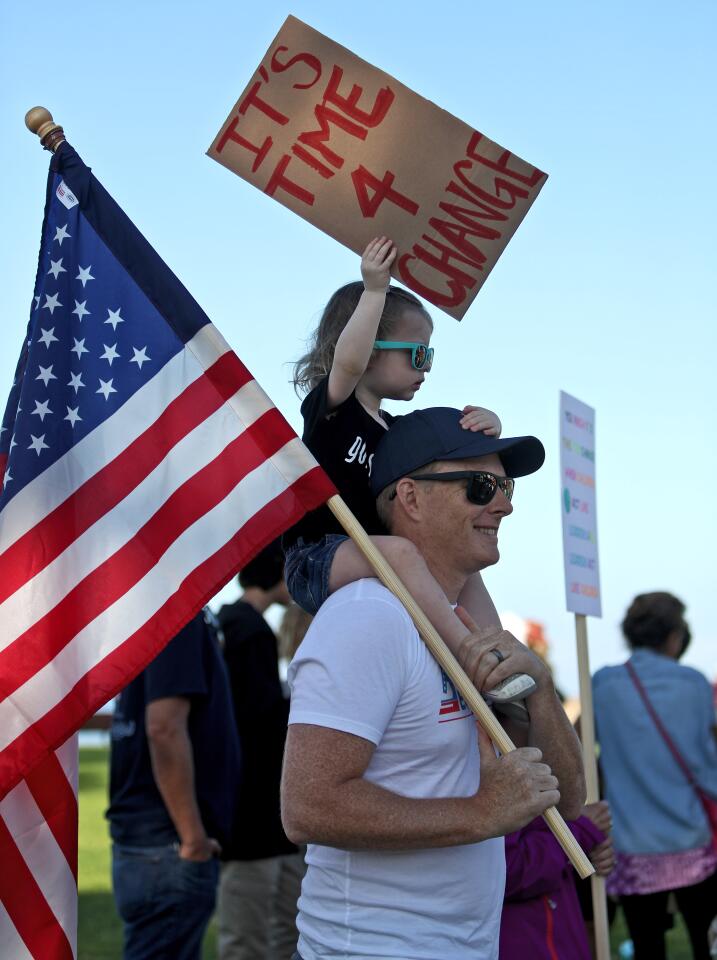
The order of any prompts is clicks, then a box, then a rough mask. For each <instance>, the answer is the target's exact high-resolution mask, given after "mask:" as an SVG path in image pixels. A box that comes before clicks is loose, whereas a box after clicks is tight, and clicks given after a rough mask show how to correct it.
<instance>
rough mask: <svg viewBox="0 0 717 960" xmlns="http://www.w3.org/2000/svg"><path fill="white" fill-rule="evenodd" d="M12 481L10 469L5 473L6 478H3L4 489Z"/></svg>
mask: <svg viewBox="0 0 717 960" xmlns="http://www.w3.org/2000/svg"><path fill="white" fill-rule="evenodd" d="M11 480H12V477H11V475H10V467H8V468H7V470H6V471H5V476H4V477H3V484H2V485H3V487H6V486H7V485H8V483H10V481H11Z"/></svg>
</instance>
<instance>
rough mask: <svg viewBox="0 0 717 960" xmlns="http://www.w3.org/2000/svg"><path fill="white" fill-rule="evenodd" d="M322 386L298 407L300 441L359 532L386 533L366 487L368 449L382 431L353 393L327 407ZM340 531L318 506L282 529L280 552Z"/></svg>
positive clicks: (370, 457) (370, 458)
mask: <svg viewBox="0 0 717 960" xmlns="http://www.w3.org/2000/svg"><path fill="white" fill-rule="evenodd" d="M328 386H329V378H328V377H325V378H324V379H323V380H322V381H321V382H320V383H318V384H317V385H316V386H315V387H314V389H313V390H312V391H311V393H309V394H308V395H307V396H306V397H305V398H304V402H303V403H302V404H301V414H302V416H303V418H304V433H303V436H302V440H303V441H304V443H305V444H306V446H307V447H308V448H309V450H311V452H312V453H313V455H314V456H315V457H316V459H317V460H318V461H319V463H320V464H321V466H322V467H323V468H324V470H325V471H326V472H327V473H328V475H329V477H330V478H331V480H332V481H333V483H334V484H335V485H336V488H337V489H338V491H339V493H340V494H341V496H342V497H343V499H344V501H345V502H346V504H347V505H348V507H349V509H350V510H351V511H352V512H353V513H354V515H355V516H356V518H357V519H358V521H359V523H360V524H361V526H362V527H363V528H364V530H365V531H366V532H367V533H369V534H381V533H386V530H385V528H384V526H383V524H382V523H381V521H380V520H379V518H378V514H377V513H376V501H375V498H374V496H373V494H372V493H371V488H370V486H369V477H370V476H371V464H372V461H373V455H374V451H375V450H376V446H377V445H378V441H379V440H380V439H381V437H382V436H383V435H384V433H385V432H386V431H385V429H384V428H383V427H382V426H381V424H380V423H378V422H377V421H376V420H374V418H373V417H372V416H371V415H370V414H369V413H367V412H366V411H365V410H364V408H363V407H362V406H361V404H360V403H359V402H358V400H357V399H356V394H355V393H352V394H351V396H350V397H348V398H347V399H346V400H344V402H343V403H341V404H339V406H338V407H334V408H333V410H332V409H330V408H329V405H328V396H327V392H328ZM381 416H382V417H383V419H384V420H385V422H386V426H389V425H390V424H391V423H393V421H394V420H395V419H396V418H395V417H393V416H391V414H389V413H384V412H383V411H381ZM344 532H345V531H344V529H343V527H342V526H341V524H340V523H339V522H338V520H337V519H336V518H335V517H334V515H333V514H332V513H331V511H330V510H329V508H328V507H319V508H318V510H311V511H310V512H309V513H307V514H306V515H305V516H304V517H303V518H302V519H301V520H300V521H299V522H298V523H297V524H295V525H294V526H293V527H292V528H291V530H289V531H287V532H286V533H285V534H284V539H283V541H282V543H283V546H284V549H285V550H286V549H288V548H289V547H290V546H293V544H294V543H296V541H297V539H298V538H299V537H303V538H304V540H305V541H306V543H316V542H317V541H318V540H320V539H321V537H323V536H324V534H326V533H344Z"/></svg>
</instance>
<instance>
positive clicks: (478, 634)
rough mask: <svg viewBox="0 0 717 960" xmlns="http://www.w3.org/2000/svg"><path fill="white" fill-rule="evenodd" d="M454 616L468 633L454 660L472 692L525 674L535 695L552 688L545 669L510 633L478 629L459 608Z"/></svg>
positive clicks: (548, 674)
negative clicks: (471, 687) (530, 681)
mask: <svg viewBox="0 0 717 960" xmlns="http://www.w3.org/2000/svg"><path fill="white" fill-rule="evenodd" d="M456 616H457V617H458V618H459V619H460V620H461V622H462V623H463V625H464V626H465V627H466V628H467V629H468V630H469V631H470V634H469V635H468V636H466V637H465V639H464V640H463V642H462V644H461V647H460V649H459V650H458V653H457V658H458V661H459V663H460V665H461V666H462V667H463V669H464V670H465V672H466V673H467V674H468V676H469V677H470V679H471V681H472V682H473V686H474V687H475V688H476V690H479V691H484V690H492V689H493V688H494V687H497V686H498V684H499V683H500V682H501V680H506V679H507V678H508V677H512V676H513V675H514V674H516V673H527V674H528V676H529V677H532V678H533V680H535V684H536V688H537V689H536V691H535V692H537V690H541V689H545V688H549V687H552V683H553V680H552V677H551V676H550V670H549V669H548V667H547V666H546V665H545V664H544V663H543V661H542V660H541V659H540V657H536V655H535V654H534V653H533V652H532V651H531V650H529V649H528V647H526V646H525V644H523V643H521V642H520V641H519V640H517V639H516V638H515V637H514V636H513V634H512V633H509V632H508V631H507V630H497V629H495V628H494V627H488V628H487V629H481V628H480V627H479V626H478V625H477V624H476V623H475V621H474V620H473V619H472V618H471V617H470V615H469V614H468V612H467V611H466V610H464V609H463V607H456ZM494 651H498V653H494ZM498 654H500V656H498Z"/></svg>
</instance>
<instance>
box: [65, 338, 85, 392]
mask: <svg viewBox="0 0 717 960" xmlns="http://www.w3.org/2000/svg"><path fill="white" fill-rule="evenodd" d="M72 339H73V340H74V341H75V345H74V346H73V347H72V349H71V350H70V353H76V354H77V359H78V360H81V359H82V354H83V353H89V352H90V351H89V350H88V349H87V347H86V346H85V337H83V338H82V340H78V339H77V337H73V338H72ZM68 386H72V384H68ZM83 386H84V384H83Z"/></svg>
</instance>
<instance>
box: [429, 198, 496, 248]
mask: <svg viewBox="0 0 717 960" xmlns="http://www.w3.org/2000/svg"><path fill="white" fill-rule="evenodd" d="M438 207H439V209H440V210H443V212H444V213H447V214H449V215H450V216H451V217H453V219H454V220H457V221H458V223H462V224H463V226H464V227H466V228H467V230H466V232H467V233H473V234H475V236H476V237H482V238H483V239H484V240H497V239H498V238H499V237H500V236H501V232H500V230H496V229H495V227H487V226H486V225H485V224H484V223H480V222H479V221H478V220H476V219H474V217H473V216H471V214H472V213H473V211H472V210H466V208H465V207H459V206H458V205H457V204H455V203H446V201H445V200H443V201H441V203H439V204H438ZM431 226H433V222H431ZM451 226H453V224H451ZM435 229H438V228H435Z"/></svg>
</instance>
